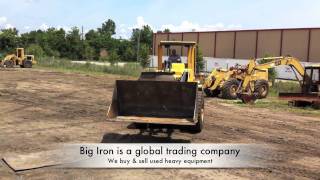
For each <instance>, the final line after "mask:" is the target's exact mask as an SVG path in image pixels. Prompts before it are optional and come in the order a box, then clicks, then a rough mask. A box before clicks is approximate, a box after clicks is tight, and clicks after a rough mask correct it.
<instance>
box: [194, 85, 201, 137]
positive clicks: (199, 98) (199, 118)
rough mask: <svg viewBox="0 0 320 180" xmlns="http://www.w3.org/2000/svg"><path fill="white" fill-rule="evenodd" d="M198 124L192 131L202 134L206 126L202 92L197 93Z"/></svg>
mask: <svg viewBox="0 0 320 180" xmlns="http://www.w3.org/2000/svg"><path fill="white" fill-rule="evenodd" d="M196 112H197V113H198V119H197V120H198V122H197V123H196V124H195V125H194V127H193V129H192V131H193V132H194V133H200V132H201V131H202V129H203V126H204V97H203V93H202V91H199V92H198V93H197V110H196Z"/></svg>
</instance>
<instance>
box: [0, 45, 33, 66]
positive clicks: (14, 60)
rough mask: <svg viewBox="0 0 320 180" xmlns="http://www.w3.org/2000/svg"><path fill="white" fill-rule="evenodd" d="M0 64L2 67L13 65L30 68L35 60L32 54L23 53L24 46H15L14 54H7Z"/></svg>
mask: <svg viewBox="0 0 320 180" xmlns="http://www.w3.org/2000/svg"><path fill="white" fill-rule="evenodd" d="M0 64H1V66H2V67H6V68H13V67H14V66H20V67H22V68H32V65H34V64H36V61H35V59H34V55H26V54H24V48H17V49H16V54H9V55H7V56H6V57H5V58H4V59H3V60H2V61H1V62H0Z"/></svg>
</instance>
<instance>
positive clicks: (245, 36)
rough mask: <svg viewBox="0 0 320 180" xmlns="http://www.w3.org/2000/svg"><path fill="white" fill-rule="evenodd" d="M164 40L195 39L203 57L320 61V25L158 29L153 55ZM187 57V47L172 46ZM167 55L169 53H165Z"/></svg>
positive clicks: (154, 40)
mask: <svg viewBox="0 0 320 180" xmlns="http://www.w3.org/2000/svg"><path fill="white" fill-rule="evenodd" d="M163 40H171V41H175V40H176V41H181V40H184V41H196V42H198V44H199V47H200V49H201V50H202V53H203V56H205V57H212V58H232V59H249V58H253V57H263V56H265V55H269V56H285V55H290V56H294V57H297V58H299V59H300V60H301V61H304V62H320V28H299V29H259V30H237V31H210V32H174V33H162V32H158V33H155V34H154V35H153V43H154V44H153V46H154V47H155V48H153V54H154V55H155V56H156V55H157V53H158V52H157V48H156V47H157V44H159V42H160V41H163ZM172 48H175V49H176V50H177V52H178V53H179V54H180V55H182V56H185V55H186V49H184V48H178V47H172ZM164 55H167V52H164Z"/></svg>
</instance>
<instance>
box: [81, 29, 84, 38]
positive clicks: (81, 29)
mask: <svg viewBox="0 0 320 180" xmlns="http://www.w3.org/2000/svg"><path fill="white" fill-rule="evenodd" d="M81 40H82V41H83V40H84V37H83V26H81Z"/></svg>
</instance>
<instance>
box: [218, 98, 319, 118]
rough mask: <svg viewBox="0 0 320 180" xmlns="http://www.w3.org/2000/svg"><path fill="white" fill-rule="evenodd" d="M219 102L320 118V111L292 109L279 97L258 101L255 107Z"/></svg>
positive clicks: (225, 101) (237, 102)
mask: <svg viewBox="0 0 320 180" xmlns="http://www.w3.org/2000/svg"><path fill="white" fill-rule="evenodd" d="M218 101H219V102H222V103H226V104H235V105H237V106H240V107H250V108H265V109H270V110H272V111H275V112H281V111H282V112H290V113H294V114H298V115H307V116H316V117H320V110H319V109H314V108H311V107H304V108H302V107H292V106H289V105H288V101H286V100H280V99H278V97H268V98H266V99H258V100H257V101H256V102H255V104H254V105H250V104H244V103H242V101H241V100H225V99H219V100H218Z"/></svg>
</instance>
